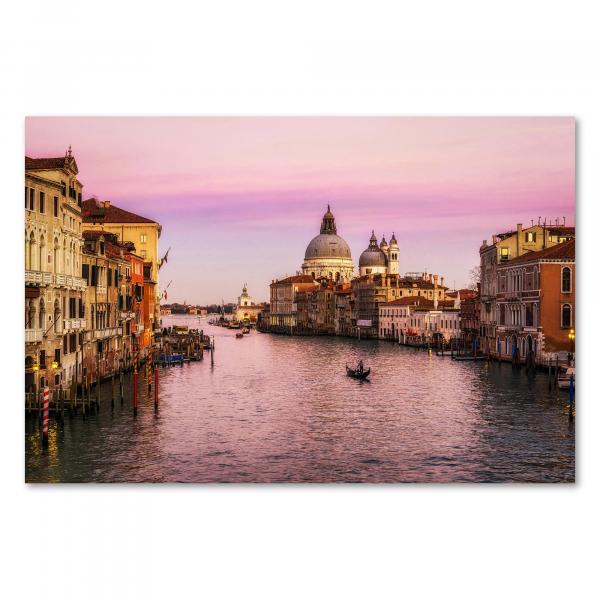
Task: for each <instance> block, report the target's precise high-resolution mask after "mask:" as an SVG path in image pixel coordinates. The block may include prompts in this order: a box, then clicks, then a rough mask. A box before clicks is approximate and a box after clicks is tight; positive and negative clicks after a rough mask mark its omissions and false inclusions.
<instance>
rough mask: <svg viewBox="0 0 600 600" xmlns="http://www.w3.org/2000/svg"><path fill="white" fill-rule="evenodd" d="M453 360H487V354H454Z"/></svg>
mask: <svg viewBox="0 0 600 600" xmlns="http://www.w3.org/2000/svg"><path fill="white" fill-rule="evenodd" d="M452 360H466V361H475V362H482V361H485V360H487V356H480V355H478V356H459V355H454V356H453V357H452Z"/></svg>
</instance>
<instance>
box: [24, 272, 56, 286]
mask: <svg viewBox="0 0 600 600" xmlns="http://www.w3.org/2000/svg"><path fill="white" fill-rule="evenodd" d="M25 284H26V285H51V284H52V273H45V272H43V271H25Z"/></svg>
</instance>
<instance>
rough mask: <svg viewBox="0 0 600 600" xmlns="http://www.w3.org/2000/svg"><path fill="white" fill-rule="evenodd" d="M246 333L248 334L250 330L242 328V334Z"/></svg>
mask: <svg viewBox="0 0 600 600" xmlns="http://www.w3.org/2000/svg"><path fill="white" fill-rule="evenodd" d="M246 333H250V330H249V329H248V328H247V327H244V329H242V334H246Z"/></svg>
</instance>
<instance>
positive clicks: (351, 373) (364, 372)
mask: <svg viewBox="0 0 600 600" xmlns="http://www.w3.org/2000/svg"><path fill="white" fill-rule="evenodd" d="M370 372H371V369H365V367H364V364H363V361H362V360H359V361H358V365H357V367H356V369H351V368H350V367H349V366H348V365H346V375H348V377H353V378H354V379H362V380H365V379H367V377H369V373H370Z"/></svg>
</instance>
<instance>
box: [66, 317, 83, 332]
mask: <svg viewBox="0 0 600 600" xmlns="http://www.w3.org/2000/svg"><path fill="white" fill-rule="evenodd" d="M64 329H65V331H79V330H81V329H85V319H65V322H64Z"/></svg>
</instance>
